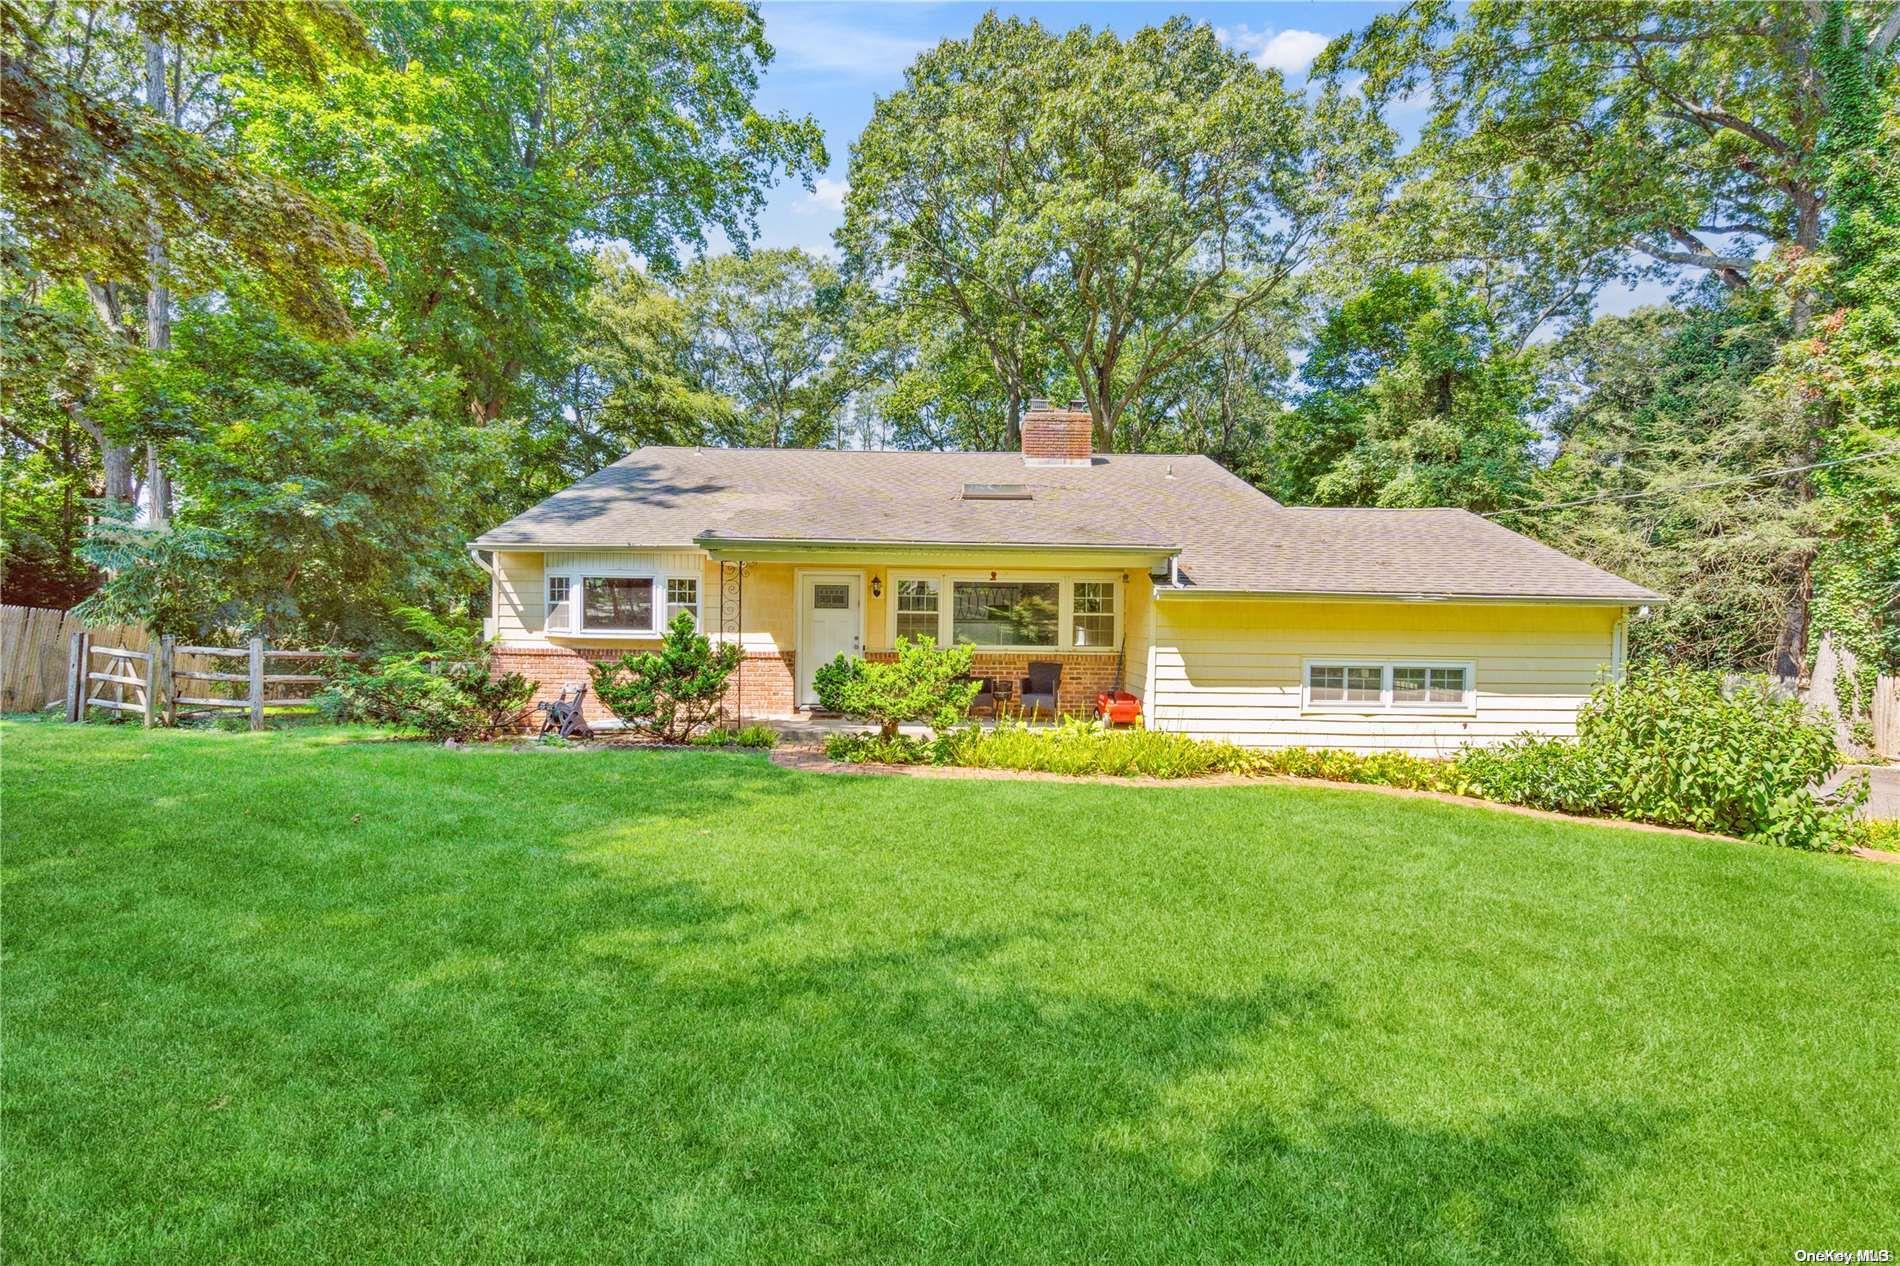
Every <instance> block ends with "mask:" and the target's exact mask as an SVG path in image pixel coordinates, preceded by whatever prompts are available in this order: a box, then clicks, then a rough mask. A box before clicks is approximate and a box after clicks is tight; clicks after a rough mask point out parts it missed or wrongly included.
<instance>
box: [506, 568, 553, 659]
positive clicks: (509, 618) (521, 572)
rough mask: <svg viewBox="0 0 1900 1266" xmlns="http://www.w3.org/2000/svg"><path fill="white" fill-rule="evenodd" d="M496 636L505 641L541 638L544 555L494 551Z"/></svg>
mask: <svg viewBox="0 0 1900 1266" xmlns="http://www.w3.org/2000/svg"><path fill="white" fill-rule="evenodd" d="M494 566H495V636H496V637H497V638H498V639H500V640H501V641H503V642H508V643H521V642H536V641H540V640H541V625H542V621H543V619H544V618H545V616H546V611H545V608H546V606H547V587H546V586H545V585H543V584H542V583H541V576H542V571H541V555H539V554H496V555H495V564H494Z"/></svg>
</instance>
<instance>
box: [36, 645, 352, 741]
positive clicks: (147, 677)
mask: <svg viewBox="0 0 1900 1266" xmlns="http://www.w3.org/2000/svg"><path fill="white" fill-rule="evenodd" d="M180 656H188V657H190V658H189V659H187V660H185V661H182V662H181V660H180ZM332 656H334V657H336V658H339V659H355V658H356V654H355V652H353V651H293V650H283V649H280V648H275V647H271V646H267V645H265V643H264V639H263V638H261V637H254V638H252V639H251V640H250V643H249V644H248V645H246V646H191V645H185V644H181V643H179V642H178V641H177V640H176V639H175V638H170V637H164V638H160V639H159V641H158V643H157V645H156V646H152V647H148V648H147V649H144V650H138V649H135V648H132V647H126V646H99V645H95V644H94V642H93V639H92V634H91V633H88V632H79V633H74V634H73V635H72V641H71V643H70V649H69V651H68V655H67V661H66V719H67V720H68V721H84V720H85V719H86V715H87V713H88V712H89V711H90V710H91V709H93V708H103V709H105V710H106V711H108V712H120V713H134V714H136V715H137V716H139V717H140V719H141V720H143V721H144V723H145V724H146V725H148V726H149V725H156V724H159V723H160V722H161V721H162V722H163V723H164V724H166V725H176V724H178V718H179V717H180V716H204V715H210V714H215V713H217V712H220V711H232V710H243V711H245V712H248V713H249V714H250V720H251V728H252V729H253V730H261V729H263V728H264V708H265V705H266V704H269V706H270V707H272V708H307V707H311V706H313V705H312V703H311V699H310V697H309V696H308V695H303V696H301V697H300V696H298V695H295V694H291V695H288V696H286V694H285V689H284V688H285V687H293V688H301V687H307V686H319V685H322V684H323V678H322V677H320V676H318V675H316V674H315V673H271V672H266V671H265V668H266V667H267V666H268V664H269V662H270V661H271V660H292V661H296V660H302V661H310V660H317V659H328V658H330V657H332ZM232 660H241V661H243V663H244V671H242V672H229V671H224V670H222V669H217V668H211V667H186V666H184V665H185V664H187V663H189V664H197V663H205V664H218V663H228V662H230V661H232ZM101 661H103V663H101ZM217 682H225V683H230V684H231V685H232V686H236V685H239V684H241V685H242V686H243V687H244V689H243V691H242V693H239V692H238V691H237V690H235V689H233V690H232V691H231V693H229V694H216V693H213V691H215V690H216V689H217V687H216V686H215V685H212V684H208V683H217ZM193 683H207V684H203V685H198V684H193ZM127 691H130V692H131V697H128V696H127ZM187 692H190V693H187Z"/></svg>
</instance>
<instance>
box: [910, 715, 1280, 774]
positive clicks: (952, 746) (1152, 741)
mask: <svg viewBox="0 0 1900 1266" xmlns="http://www.w3.org/2000/svg"><path fill="white" fill-rule="evenodd" d="M936 748H937V755H938V759H939V760H940V761H941V762H942V763H943V764H946V765H968V766H974V767H976V768H979V769H1025V770H1038V771H1041V772H1043V773H1051V774H1115V775H1124V776H1132V775H1142V776H1146V777H1150V778H1196V777H1200V776H1203V775H1206V774H1217V773H1239V772H1243V771H1244V769H1245V767H1246V764H1247V753H1245V752H1243V751H1242V750H1241V749H1240V748H1238V747H1235V746H1234V745H1233V744H1231V743H1215V742H1208V741H1207V740H1204V739H1193V738H1189V737H1188V736H1187V735H1185V734H1169V733H1166V732H1164V731H1159V730H1111V729H1107V728H1105V727H1103V726H1101V725H1099V724H1096V723H1093V722H1088V721H1082V720H1078V719H1075V718H1073V717H1071V718H1068V719H1065V720H1063V721H1061V722H1059V723H1058V724H1056V725H1054V726H1049V727H1046V728H1035V729H1032V728H1030V727H1028V726H1025V725H1022V724H1020V723H1011V722H1004V723H1002V724H999V725H998V726H997V727H996V728H995V729H993V730H979V729H974V728H971V729H966V730H958V731H954V732H951V733H948V734H944V735H940V736H939V737H938V740H937V744H936Z"/></svg>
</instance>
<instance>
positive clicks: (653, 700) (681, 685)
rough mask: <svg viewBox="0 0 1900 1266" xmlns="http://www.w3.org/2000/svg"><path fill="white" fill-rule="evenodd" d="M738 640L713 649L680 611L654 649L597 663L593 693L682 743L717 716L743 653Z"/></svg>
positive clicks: (639, 724)
mask: <svg viewBox="0 0 1900 1266" xmlns="http://www.w3.org/2000/svg"><path fill="white" fill-rule="evenodd" d="M743 653H744V652H742V651H741V650H740V648H739V646H738V644H737V643H736V642H727V643H724V644H723V645H721V646H718V647H714V646H713V644H712V641H711V640H710V639H709V638H707V637H706V635H705V634H703V633H701V632H699V631H698V630H697V629H695V628H694V627H693V617H692V616H690V615H688V614H686V613H685V612H681V613H680V614H679V615H677V616H675V617H674V618H673V623H672V624H671V625H669V626H667V630H666V640H665V641H664V642H662V643H661V644H660V649H659V650H658V651H657V652H656V651H642V652H641V653H639V654H637V655H634V654H628V655H622V656H621V657H620V658H619V659H616V660H607V661H605V662H603V663H599V664H595V665H594V669H593V671H594V692H595V693H596V694H597V695H599V696H600V701H601V703H603V704H605V705H606V706H607V709H608V710H609V711H610V712H612V713H613V714H614V715H615V716H617V717H619V718H620V719H621V720H622V721H625V722H626V723H627V724H628V725H631V726H633V727H634V728H635V729H638V730H640V731H642V732H643V733H647V734H651V735H653V736H654V737H655V738H657V739H660V740H662V741H664V742H667V743H684V742H686V741H687V740H689V739H691V738H692V737H693V735H694V734H695V733H697V732H698V731H699V730H701V729H703V728H705V727H706V726H707V725H709V724H710V723H711V722H712V721H713V720H715V719H716V718H717V717H718V715H719V702H720V700H721V699H723V698H725V694H726V679H727V678H729V677H731V676H732V671H733V669H735V668H737V667H738V666H739V658H740V656H741V655H742V654H743Z"/></svg>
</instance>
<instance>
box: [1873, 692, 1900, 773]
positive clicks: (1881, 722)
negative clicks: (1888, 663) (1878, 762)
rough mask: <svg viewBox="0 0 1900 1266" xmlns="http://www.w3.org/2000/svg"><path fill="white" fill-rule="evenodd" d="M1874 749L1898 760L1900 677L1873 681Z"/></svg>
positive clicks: (1899, 754) (1899, 742)
mask: <svg viewBox="0 0 1900 1266" xmlns="http://www.w3.org/2000/svg"><path fill="white" fill-rule="evenodd" d="M1873 721H1874V744H1873V746H1874V751H1875V752H1876V753H1877V754H1879V755H1881V756H1884V757H1885V758H1886V759H1888V760H1900V677H1880V678H1877V679H1876V680H1875V682H1874V703H1873Z"/></svg>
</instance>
